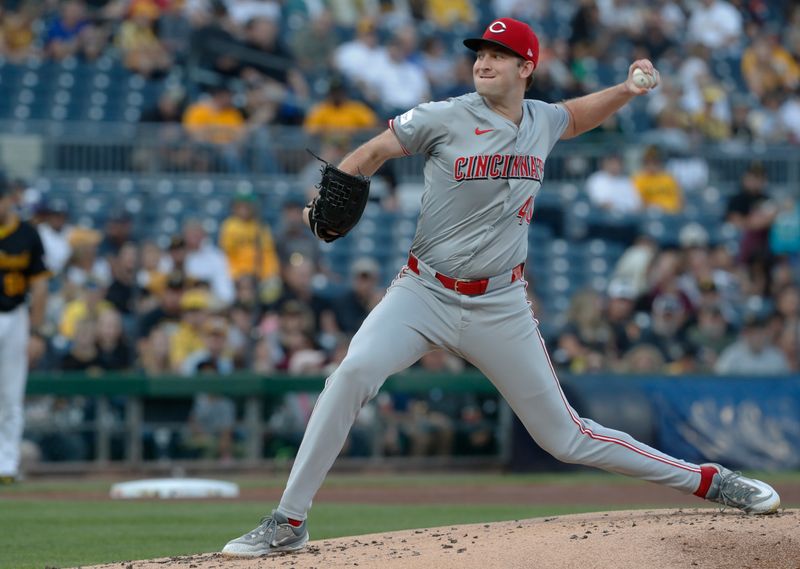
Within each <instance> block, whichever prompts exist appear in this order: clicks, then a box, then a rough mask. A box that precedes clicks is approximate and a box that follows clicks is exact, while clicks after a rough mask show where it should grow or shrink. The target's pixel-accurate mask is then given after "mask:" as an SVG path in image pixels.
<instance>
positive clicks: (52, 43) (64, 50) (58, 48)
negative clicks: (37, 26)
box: [44, 0, 91, 59]
mask: <svg viewBox="0 0 800 569" xmlns="http://www.w3.org/2000/svg"><path fill="white" fill-rule="evenodd" d="M90 27H91V23H90V22H89V19H88V18H87V16H86V3H85V2H84V1H83V0H65V1H64V2H62V3H61V5H60V6H59V10H58V13H57V14H56V16H55V17H54V18H53V19H52V20H51V21H50V22H49V23H48V24H47V28H46V30H45V33H44V45H45V49H46V51H47V55H48V56H49V57H51V58H53V59H64V58H65V57H68V56H70V55H76V54H77V53H78V51H79V49H80V47H81V41H82V38H85V37H86V36H87V34H88V33H89V28H90Z"/></svg>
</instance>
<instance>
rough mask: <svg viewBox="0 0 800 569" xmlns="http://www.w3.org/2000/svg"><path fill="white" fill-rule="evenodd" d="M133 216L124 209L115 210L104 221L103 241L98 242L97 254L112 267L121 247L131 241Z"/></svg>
mask: <svg viewBox="0 0 800 569" xmlns="http://www.w3.org/2000/svg"><path fill="white" fill-rule="evenodd" d="M133 239H134V237H133V216H132V215H131V213H130V212H129V211H127V210H124V209H116V210H114V211H112V212H111V213H109V215H108V218H107V220H106V226H105V232H104V237H103V240H102V241H101V242H100V245H99V248H98V253H99V254H100V255H101V256H103V257H106V258H107V259H108V261H109V263H111V264H112V265H113V263H114V259H115V258H116V257H117V256H118V255H119V252H120V250H121V249H122V246H123V245H125V244H126V243H130V242H131V241H133Z"/></svg>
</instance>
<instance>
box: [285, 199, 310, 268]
mask: <svg viewBox="0 0 800 569" xmlns="http://www.w3.org/2000/svg"><path fill="white" fill-rule="evenodd" d="M305 205H306V200H304V199H302V198H301V197H299V196H289V197H287V198H286V200H285V201H284V202H283V206H282V208H281V216H280V221H279V224H278V226H277V227H276V228H275V243H276V247H277V251H278V258H279V259H280V263H281V266H284V265H285V264H286V263H289V262H291V260H292V258H295V259H296V258H297V257H296V256H297V255H299V256H300V257H301V258H303V259H308V260H309V261H311V263H312V265H313V266H315V267H316V266H318V264H319V261H320V251H319V239H317V238H316V237H315V236H314V234H313V233H311V232H310V231H309V230H308V226H307V225H306V224H305V222H304V221H303V209H304V208H305Z"/></svg>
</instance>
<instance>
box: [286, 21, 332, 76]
mask: <svg viewBox="0 0 800 569" xmlns="http://www.w3.org/2000/svg"><path fill="white" fill-rule="evenodd" d="M340 44H341V41H340V39H339V34H338V33H337V30H336V27H335V25H334V21H333V16H332V14H331V12H330V10H329V9H328V8H326V7H322V9H321V10H319V11H318V12H317V13H316V14H313V15H312V16H311V17H310V18H309V20H308V21H307V22H304V23H303V24H302V25H301V27H300V28H299V29H298V30H297V31H296V32H295V33H293V34H291V36H290V37H289V47H290V49H291V52H292V55H293V56H294V58H295V59H296V60H297V65H298V66H299V67H300V69H301V70H302V71H303V72H304V73H306V74H307V75H312V76H313V75H317V74H322V73H329V72H330V70H331V69H332V68H333V61H332V58H333V53H334V52H335V51H336V48H337V47H338V46H339V45H340Z"/></svg>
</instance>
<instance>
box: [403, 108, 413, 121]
mask: <svg viewBox="0 0 800 569" xmlns="http://www.w3.org/2000/svg"><path fill="white" fill-rule="evenodd" d="M413 116H414V109H411V110H410V111H408V112H405V113H403V114H402V115H400V124H406V123H407V122H408V121H410V120H411V117H413Z"/></svg>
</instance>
